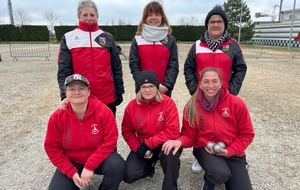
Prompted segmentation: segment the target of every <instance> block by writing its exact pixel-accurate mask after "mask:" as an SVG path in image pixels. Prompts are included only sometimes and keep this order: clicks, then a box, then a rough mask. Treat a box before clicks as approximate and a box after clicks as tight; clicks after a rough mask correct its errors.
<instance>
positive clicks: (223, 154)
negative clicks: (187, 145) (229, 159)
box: [205, 147, 227, 157]
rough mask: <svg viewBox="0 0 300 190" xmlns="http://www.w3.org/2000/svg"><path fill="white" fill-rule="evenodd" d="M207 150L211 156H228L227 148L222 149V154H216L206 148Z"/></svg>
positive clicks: (211, 149)
mask: <svg viewBox="0 0 300 190" xmlns="http://www.w3.org/2000/svg"><path fill="white" fill-rule="evenodd" d="M205 150H206V152H208V153H209V154H215V155H217V156H225V157H226V156H227V149H226V148H222V149H221V152H220V153H219V154H216V153H215V152H214V151H213V148H212V147H211V148H210V149H208V148H206V147H205Z"/></svg>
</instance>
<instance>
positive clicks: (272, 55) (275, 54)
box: [119, 43, 300, 60]
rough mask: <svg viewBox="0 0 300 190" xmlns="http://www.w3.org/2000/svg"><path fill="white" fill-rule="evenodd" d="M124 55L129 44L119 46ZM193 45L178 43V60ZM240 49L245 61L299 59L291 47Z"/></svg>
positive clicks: (246, 46)
mask: <svg viewBox="0 0 300 190" xmlns="http://www.w3.org/2000/svg"><path fill="white" fill-rule="evenodd" d="M119 45H120V47H121V48H122V50H123V51H124V55H126V57H127V58H128V57H129V52H130V45H131V44H130V43H124V44H119ZM192 45H193V43H178V44H177V47H178V58H179V59H180V60H185V59H186V57H187V54H188V52H189V51H190V48H191V47H192ZM241 49H242V52H243V55H244V57H245V59H294V58H296V57H300V48H298V47H291V48H290V49H288V48H286V49H282V47H281V49H276V47H274V46H273V47H269V46H267V45H264V44H241Z"/></svg>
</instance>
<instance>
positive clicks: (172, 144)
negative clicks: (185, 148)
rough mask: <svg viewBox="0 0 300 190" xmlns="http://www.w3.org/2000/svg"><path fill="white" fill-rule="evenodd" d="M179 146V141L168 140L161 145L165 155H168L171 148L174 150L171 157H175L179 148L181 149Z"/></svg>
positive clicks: (180, 143)
mask: <svg viewBox="0 0 300 190" xmlns="http://www.w3.org/2000/svg"><path fill="white" fill-rule="evenodd" d="M181 145H182V142H181V141H180V140H168V141H166V142H165V143H164V144H163V146H162V150H163V151H164V153H165V154H166V155H169V153H170V151H171V150H172V148H174V151H173V155H175V154H176V153H177V151H178V150H179V148H180V147H181Z"/></svg>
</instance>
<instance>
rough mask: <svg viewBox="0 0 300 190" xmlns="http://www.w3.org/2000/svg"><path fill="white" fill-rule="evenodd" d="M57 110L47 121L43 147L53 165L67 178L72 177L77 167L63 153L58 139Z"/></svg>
mask: <svg viewBox="0 0 300 190" xmlns="http://www.w3.org/2000/svg"><path fill="white" fill-rule="evenodd" d="M58 112H59V110H57V111H56V112H54V114H53V115H52V116H51V117H50V119H49V121H48V126H47V132H46V137H45V141H44V148H45V151H46V153H47V155H48V157H49V159H50V161H51V162H52V163H53V165H54V166H56V167H57V168H58V169H59V171H61V172H62V173H63V174H65V175H66V176H68V177H69V178H72V177H73V175H74V174H75V173H76V172H77V169H76V167H75V166H74V165H73V164H72V163H71V161H70V159H69V158H68V157H67V155H66V154H65V153H64V149H63V147H62V144H61V139H60V137H61V135H60V130H59V123H58V122H59V119H58V117H57V116H58V115H57V113H58Z"/></svg>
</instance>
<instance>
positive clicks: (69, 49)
mask: <svg viewBox="0 0 300 190" xmlns="http://www.w3.org/2000/svg"><path fill="white" fill-rule="evenodd" d="M77 16H78V19H79V24H78V27H77V28H76V29H74V30H73V31H70V32H68V33H66V34H65V35H64V36H63V37H62V39H61V45H60V50H59V57H58V73H57V79H58V84H59V88H60V96H61V100H62V102H61V103H60V105H59V107H60V108H61V109H64V108H65V105H66V99H65V98H66V94H65V91H64V81H65V79H66V77H67V76H69V75H71V74H74V73H79V74H82V75H84V76H85V77H86V78H87V79H88V80H89V81H90V88H91V93H92V95H94V96H96V97H97V98H98V99H99V100H101V101H102V102H103V103H104V104H106V105H107V106H108V107H109V108H110V109H111V110H112V112H113V113H114V114H115V113H116V106H118V105H119V104H121V102H122V101H123V95H122V94H124V85H123V76H122V75H123V74H122V64H121V60H120V57H119V54H118V49H117V46H116V43H115V41H114V38H113V36H112V35H111V34H109V33H107V32H105V31H103V30H101V29H100V28H99V26H98V17H99V15H98V9H97V7H96V4H95V3H94V2H93V1H92V0H81V1H80V2H79V4H78V8H77Z"/></svg>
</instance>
